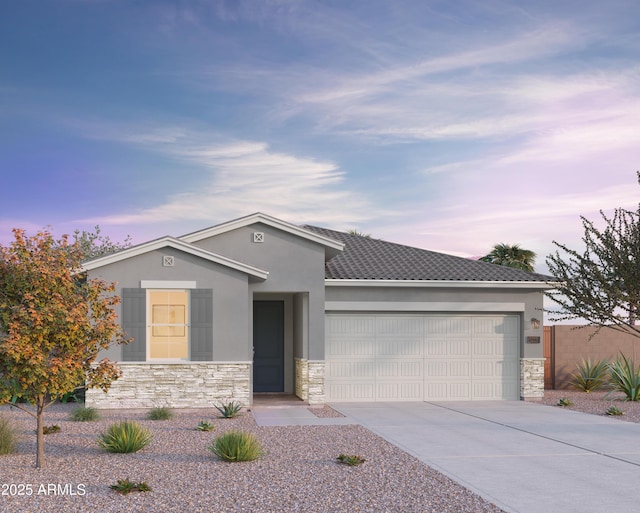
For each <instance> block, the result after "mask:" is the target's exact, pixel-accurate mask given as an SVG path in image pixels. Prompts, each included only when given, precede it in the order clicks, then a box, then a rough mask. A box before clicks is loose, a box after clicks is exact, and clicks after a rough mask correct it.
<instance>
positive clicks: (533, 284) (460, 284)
mask: <svg viewBox="0 0 640 513" xmlns="http://www.w3.org/2000/svg"><path fill="white" fill-rule="evenodd" d="M324 284H325V286H326V287H423V288H464V289H469V288H471V289H476V288H478V289H486V288H500V289H537V290H540V289H552V288H555V286H554V285H552V284H550V283H547V282H546V281H453V280H336V279H327V280H324Z"/></svg>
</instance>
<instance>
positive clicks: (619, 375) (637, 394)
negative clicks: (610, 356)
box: [609, 353, 640, 401]
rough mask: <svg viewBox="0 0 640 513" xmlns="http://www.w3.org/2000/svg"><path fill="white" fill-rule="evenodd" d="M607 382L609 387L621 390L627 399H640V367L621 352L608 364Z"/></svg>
mask: <svg viewBox="0 0 640 513" xmlns="http://www.w3.org/2000/svg"><path fill="white" fill-rule="evenodd" d="M609 382H610V387H611V388H612V389H613V390H614V391H616V392H622V393H623V394H624V395H625V397H626V400H627V401H638V400H640V368H636V366H635V363H634V362H633V360H632V359H630V358H627V357H626V356H625V355H623V354H622V353H620V354H619V355H618V356H617V357H616V359H615V360H614V361H613V362H611V363H610V364H609Z"/></svg>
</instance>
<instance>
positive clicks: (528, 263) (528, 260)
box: [479, 244, 536, 272]
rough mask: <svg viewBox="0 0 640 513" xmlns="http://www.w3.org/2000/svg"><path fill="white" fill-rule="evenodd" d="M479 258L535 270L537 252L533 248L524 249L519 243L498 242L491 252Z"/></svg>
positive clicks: (516, 267)
mask: <svg viewBox="0 0 640 513" xmlns="http://www.w3.org/2000/svg"><path fill="white" fill-rule="evenodd" d="M479 260H480V261H482V262H489V263H491V264H496V265H503V266H505V267H513V268H515V269H522V270H523V271H529V272H533V264H534V263H535V261H536V254H535V253H534V252H533V251H531V250H528V249H522V248H521V247H520V245H519V244H513V245H511V244H496V245H495V246H493V249H492V250H491V252H490V253H489V254H487V255H485V256H483V257H482V258H480V259H479Z"/></svg>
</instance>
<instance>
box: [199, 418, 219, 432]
mask: <svg viewBox="0 0 640 513" xmlns="http://www.w3.org/2000/svg"><path fill="white" fill-rule="evenodd" d="M215 428H216V427H215V426H214V425H213V424H211V422H207V421H206V420H201V421H200V422H198V425H197V426H196V430H198V431H213V430H214V429H215Z"/></svg>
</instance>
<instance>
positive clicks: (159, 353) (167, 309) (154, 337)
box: [147, 289, 189, 360]
mask: <svg viewBox="0 0 640 513" xmlns="http://www.w3.org/2000/svg"><path fill="white" fill-rule="evenodd" d="M147 294H148V301H147V305H148V307H147V316H148V323H147V326H148V336H147V340H148V351H147V354H148V355H149V359H151V360H157V359H164V360H188V359H189V291H188V290H176V289H172V290H148V291H147Z"/></svg>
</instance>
